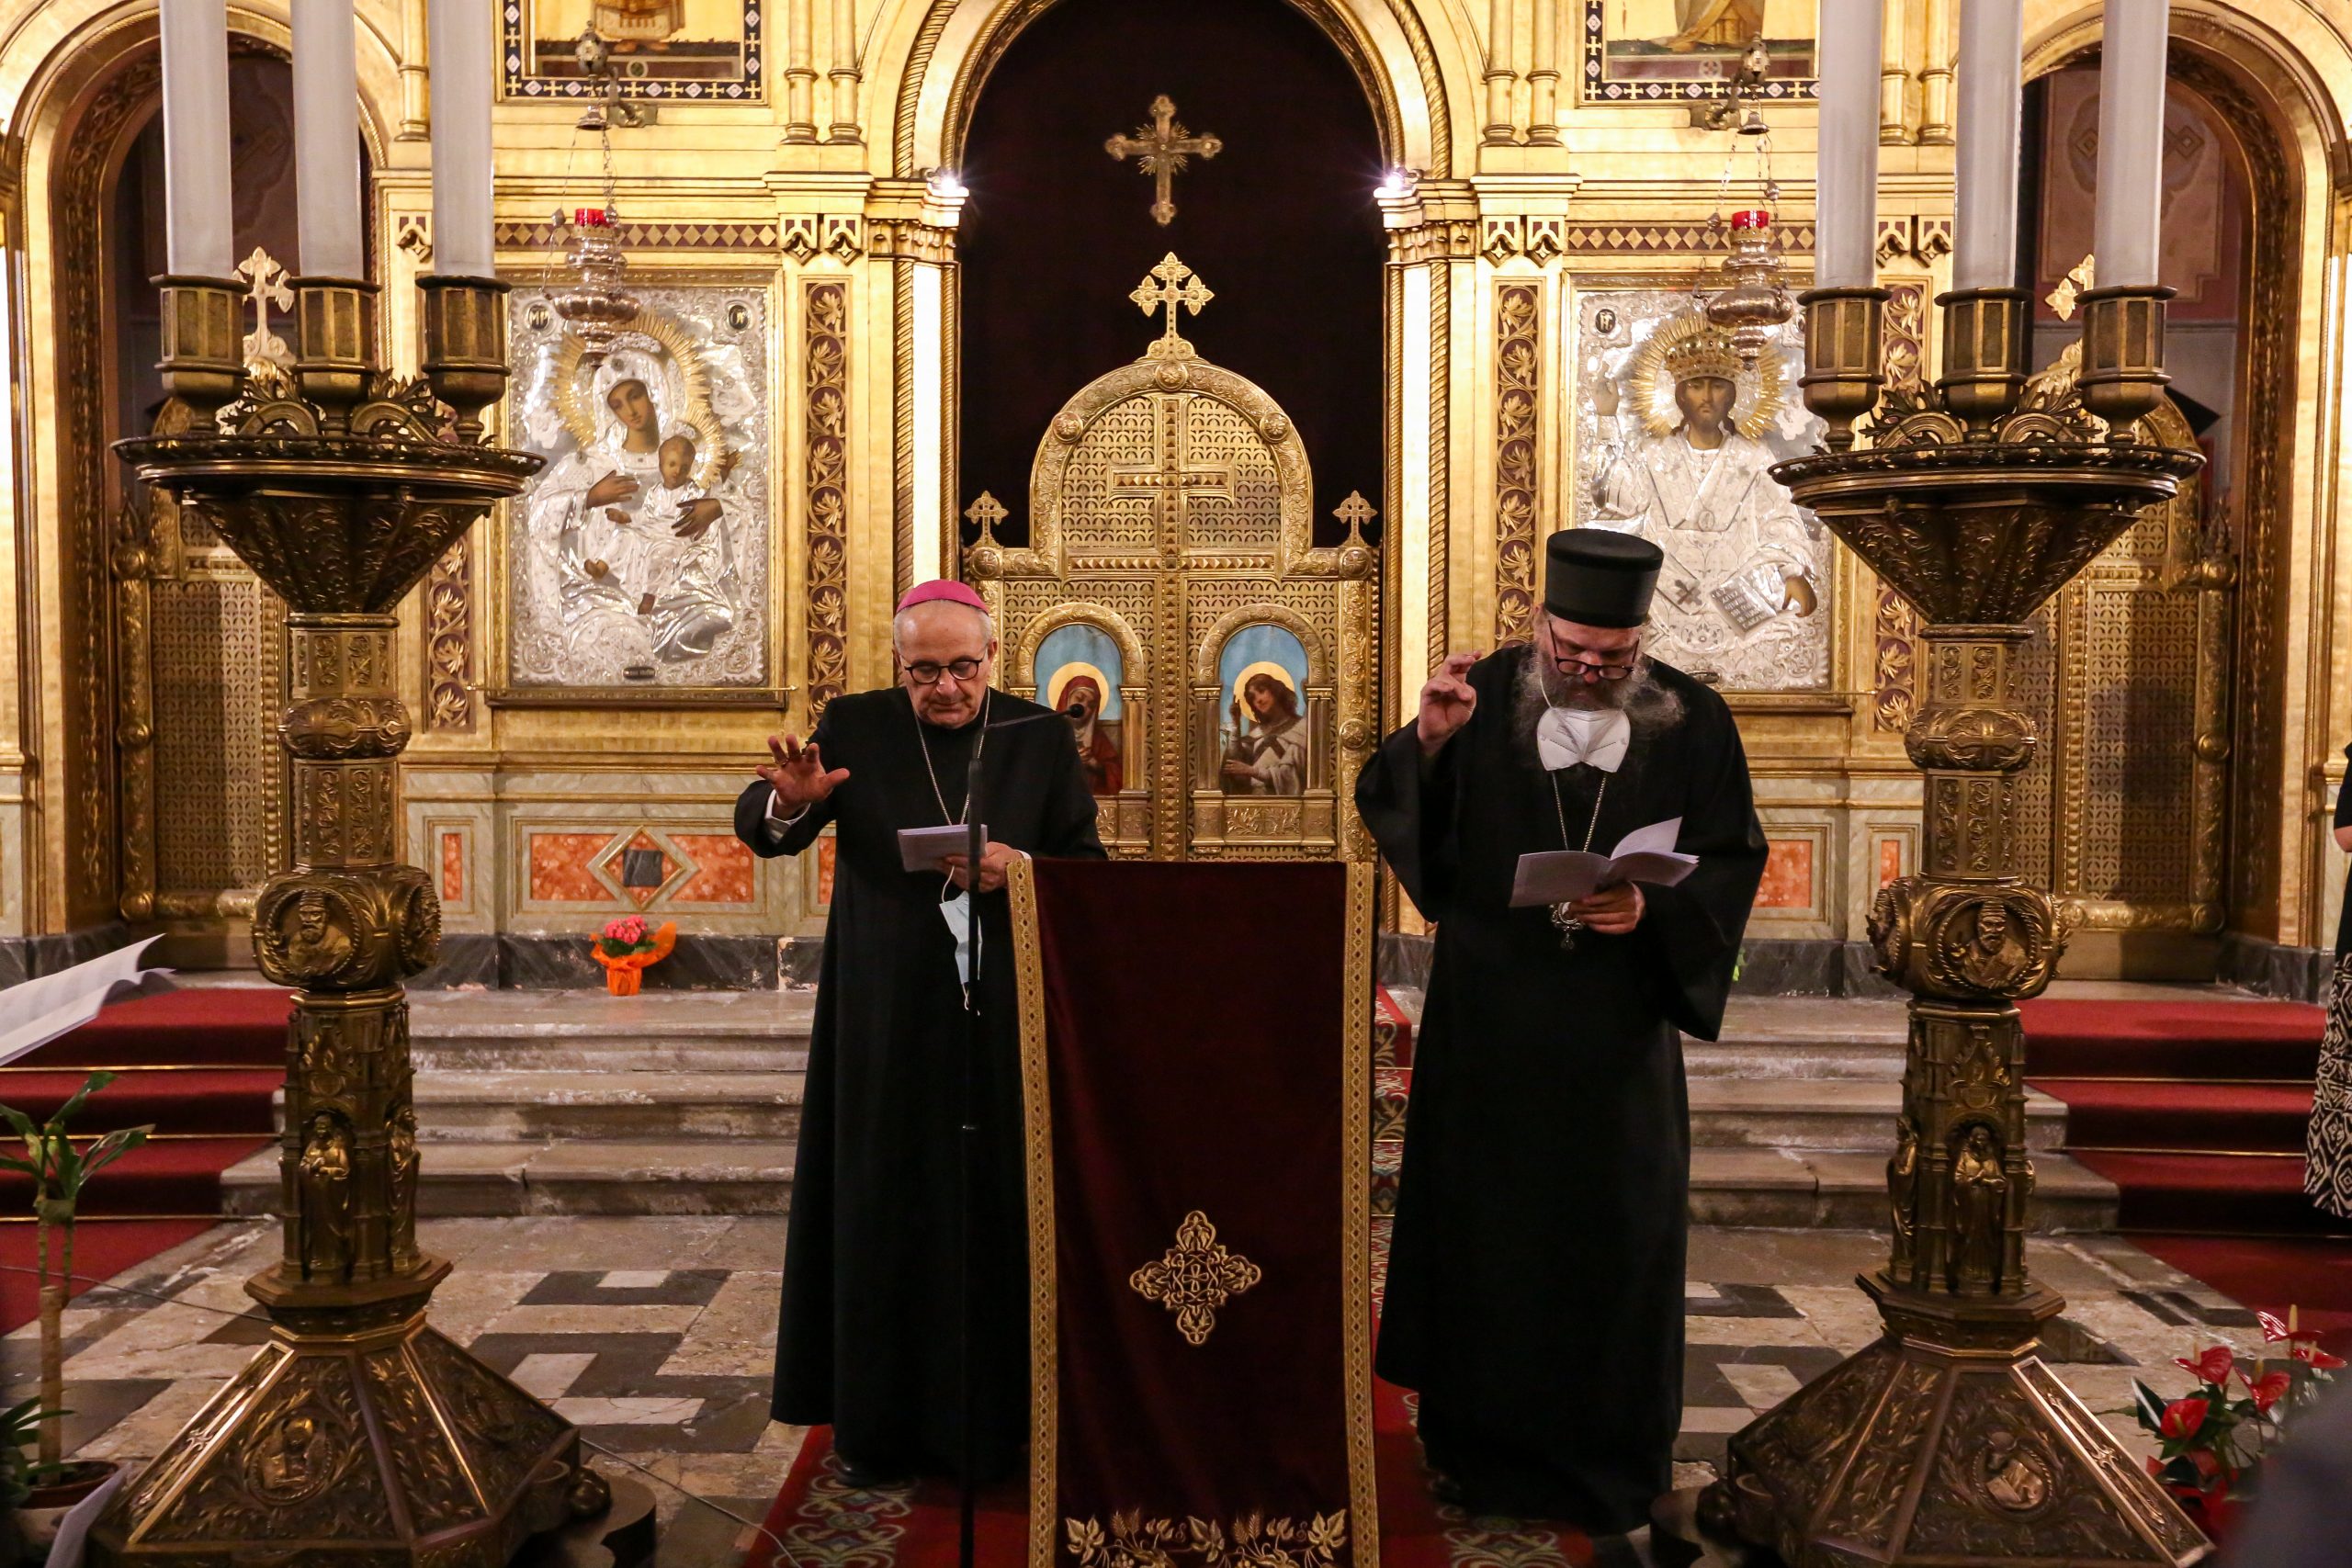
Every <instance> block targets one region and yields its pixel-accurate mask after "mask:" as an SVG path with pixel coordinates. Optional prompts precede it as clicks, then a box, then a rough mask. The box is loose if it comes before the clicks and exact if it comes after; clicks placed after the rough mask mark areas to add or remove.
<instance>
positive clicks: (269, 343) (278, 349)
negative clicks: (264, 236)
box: [237, 245, 294, 370]
mask: <svg viewBox="0 0 2352 1568" xmlns="http://www.w3.org/2000/svg"><path fill="white" fill-rule="evenodd" d="M237 276H239V277H242V278H243V279H244V280H245V281H246V282H247V283H248V284H250V285H251V286H252V287H250V288H247V289H246V290H245V303H247V304H248V305H251V306H252V307H253V311H254V330H253V331H252V332H250V333H246V334H245V341H244V344H243V349H244V356H245V358H246V359H248V360H254V359H266V360H268V361H269V362H270V363H272V364H274V365H277V366H278V367H282V368H284V369H288V370H291V369H292V368H293V367H294V351H293V350H291V349H289V348H288V347H287V346H286V340H285V339H284V338H282V337H279V336H278V335H277V333H274V332H271V331H270V330H269V310H270V307H271V306H273V305H275V306H276V307H277V309H279V310H292V309H293V308H294V290H292V289H291V288H288V287H287V286H286V269H285V268H284V267H282V266H280V265H277V258H276V257H274V256H272V255H271V254H269V253H268V252H267V251H265V250H263V249H262V248H261V247H260V246H259V245H255V246H254V254H251V255H249V256H247V257H246V258H245V259H244V260H243V261H241V262H239V263H238V264H237Z"/></svg>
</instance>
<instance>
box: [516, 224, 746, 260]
mask: <svg viewBox="0 0 2352 1568" xmlns="http://www.w3.org/2000/svg"><path fill="white" fill-rule="evenodd" d="M569 233H570V231H569V230H568V229H558V228H557V227H556V226H555V225H554V224H552V223H515V222H506V223H500V224H498V225H497V226H496V227H495V229H494V230H493V235H494V237H495V240H496V243H497V244H498V247H499V248H500V249H501V250H510V251H530V252H533V253H535V254H542V255H544V254H547V253H548V252H549V251H552V250H554V249H556V248H557V247H558V246H560V245H561V244H562V243H563V242H564V240H565V239H566V238H567V237H568V236H569ZM613 237H614V242H615V243H616V244H618V245H619V246H621V248H622V249H624V250H629V251H747V252H765V253H769V254H773V253H774V252H775V249H776V246H777V244H778V243H779V241H780V239H781V234H780V232H779V231H778V228H777V225H776V224H775V222H774V221H773V220H770V221H766V222H742V221H740V220H734V219H718V218H712V219H694V218H671V219H661V220H648V221H643V222H628V223H618V224H615V225H614V226H613Z"/></svg>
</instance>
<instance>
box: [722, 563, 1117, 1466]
mask: <svg viewBox="0 0 2352 1568" xmlns="http://www.w3.org/2000/svg"><path fill="white" fill-rule="evenodd" d="M894 630H895V632H896V638H897V651H898V655H899V667H900V671H901V675H900V681H901V683H900V684H899V685H898V686H895V687H891V688H889V689H888V690H884V691H877V692H864V693H859V694H855V695H851V696H842V697H836V698H834V699H833V701H832V702H831V704H829V705H827V706H826V708H825V712H824V716H822V717H821V718H820V719H819V720H818V723H817V728H816V733H815V734H813V735H812V736H810V737H809V741H808V744H806V745H805V746H804V745H801V744H799V743H798V742H797V740H796V739H791V738H787V739H785V740H783V741H771V743H770V744H771V746H772V747H773V748H774V750H775V763H774V765H773V766H769V767H763V768H762V769H761V770H760V772H761V777H760V778H759V779H758V780H756V781H754V782H753V783H752V785H751V787H749V788H748V789H746V790H745V791H744V792H743V795H742V797H741V799H740V800H738V801H737V802H736V805H735V830H736V833H737V834H738V835H739V836H740V837H741V839H742V840H743V841H744V842H745V843H746V844H749V845H750V846H751V847H752V850H753V851H754V852H757V853H759V854H762V855H788V854H797V853H799V852H801V851H803V850H805V849H807V848H808V847H809V845H810V844H812V843H814V842H816V840H817V838H818V836H819V834H820V833H821V832H822V831H823V830H824V829H826V828H827V827H829V826H830V827H831V829H833V832H834V835H835V859H834V870H833V897H832V908H831V915H830V917H829V919H828V920H827V922H826V927H825V956H824V967H823V971H822V974H821V975H820V978H819V980H818V983H817V1020H816V1030H815V1034H814V1036H813V1038H812V1039H811V1041H810V1043H809V1079H808V1102H807V1105H806V1108H805V1109H804V1111H803V1112H802V1119H801V1131H800V1148H799V1156H798V1161H797V1164H796V1165H795V1167H794V1168H793V1177H792V1224H791V1227H790V1229H789V1230H788V1232H787V1233H786V1242H785V1258H784V1303H783V1310H782V1314H781V1320H780V1323H779V1326H778V1329H777V1338H776V1359H775V1402H774V1413H775V1418H776V1419H777V1420H779V1421H790V1422H793V1423H796V1424H799V1425H806V1426H819V1425H830V1426H831V1427H832V1428H833V1443H834V1448H835V1450H836V1452H837V1453H838V1454H839V1456H840V1457H841V1460H842V1462H843V1463H844V1464H845V1465H846V1466H848V1467H849V1468H850V1470H851V1472H852V1474H853V1478H854V1479H856V1480H860V1481H885V1480H891V1479H897V1478H901V1477H905V1476H909V1475H916V1474H925V1475H930V1474H946V1473H952V1472H956V1471H957V1470H958V1469H959V1468H960V1461H961V1457H962V1435H961V1434H962V1423H961V1418H960V1415H959V1409H958V1400H957V1389H958V1383H957V1371H958V1359H957V1346H958V1343H959V1337H958V1328H959V1322H958V1314H959V1312H960V1303H959V1298H958V1295H957V1290H956V1285H957V1269H956V1265H957V1257H958V1251H957V1249H958V1244H959V1234H960V1233H959V1229H958V1226H959V1224H960V1215H959V1193H960V1188H959V1186H958V1161H959V1145H958V1136H959V1133H958V1129H959V1128H960V1127H961V1125H962V1114H963V1084H964V1063H965V1055H966V1052H967V1040H968V1033H967V1030H968V1027H969V1026H968V1023H967V1015H966V1013H965V997H964V988H963V984H962V980H961V977H960V973H959V970H958V967H957V956H956V938H955V936H954V935H953V934H952V932H951V930H950V926H949V922H948V921H947V920H946V919H944V918H943V916H942V913H941V906H942V902H943V895H952V894H956V893H958V891H959V887H958V886H957V885H959V884H960V883H962V882H964V881H967V880H968V879H969V878H968V872H967V868H966V866H965V863H964V861H963V859H962V857H956V858H955V859H954V860H953V861H951V862H949V863H947V867H946V870H945V871H926V872H922V873H910V872H907V871H905V870H903V869H901V864H900V861H899V843H898V834H899V829H902V828H938V827H942V826H945V825H948V824H952V823H956V822H960V821H963V820H964V819H965V817H964V812H965V806H966V802H965V781H966V777H967V774H966V767H967V763H968V762H969V761H971V757H972V753H973V751H974V750H976V749H978V750H980V752H981V763H980V766H981V784H980V791H981V803H980V804H981V809H980V817H981V820H982V822H983V823H984V824H985V825H986V827H987V829H988V832H989V853H988V856H987V858H986V860H985V861H984V862H983V864H982V866H981V874H980V878H979V883H980V891H979V893H978V907H979V921H980V927H981V936H982V948H983V953H984V962H983V963H982V964H981V966H980V986H979V990H980V993H981V995H980V998H979V1001H980V1005H981V1010H982V1015H983V1018H984V1019H985V1021H986V1027H987V1032H988V1043H987V1077H986V1079H985V1081H984V1083H983V1084H982V1086H981V1087H982V1094H981V1101H982V1102H981V1106H980V1115H979V1126H980V1168H981V1169H980V1180H979V1183H978V1194H979V1197H978V1226H977V1230H976V1235H975V1246H974V1289H975V1292H976V1294H977V1297H978V1303H979V1308H978V1326H977V1329H976V1333H975V1337H974V1372H975V1380H976V1384H977V1410H978V1415H977V1416H976V1418H975V1423H974V1425H975V1430H976V1433H977V1438H978V1468H979V1472H980V1475H981V1476H982V1477H984V1478H985V1477H991V1476H997V1475H1002V1474H1005V1473H1009V1472H1012V1471H1013V1470H1014V1469H1015V1468H1016V1466H1017V1465H1018V1463H1019V1460H1020V1455H1021V1450H1022V1445H1023V1441H1024V1440H1025V1438H1026V1436H1027V1433H1028V1364H1029V1362H1028V1331H1027V1322H1028V1297H1027V1292H1028V1274H1027V1269H1026V1267H1025V1260H1026V1258H1027V1255H1028V1253H1027V1246H1028V1244H1027V1226H1026V1219H1025V1210H1024V1208H1023V1198H1022V1193H1023V1137H1022V1128H1023V1121H1022V1111H1021V1087H1020V1073H1019V1051H1018V1031H1017V1014H1016V1011H1015V1009H1014V1005H1013V999H1014V989H1013V973H1012V920H1011V917H1010V913H1009V911H1008V909H1007V908H1006V903H1005V897H1004V894H1003V891H1002V888H1003V886H1004V876H1003V872H1004V866H1005V865H1006V864H1007V863H1009V862H1010V860H1011V859H1012V858H1013V857H1014V856H1016V855H1022V854H1038V855H1056V856H1068V857H1080V858H1088V859H1097V860H1099V859H1101V858H1103V844H1102V840H1100V839H1099V838H1098V837H1097V836H1096V831H1095V806H1094V799H1093V796H1092V795H1090V794H1088V793H1087V788H1086V777H1085V773H1084V772H1083V770H1082V769H1081V768H1080V761H1079V755H1078V750H1077V748H1076V747H1075V746H1073V745H1072V744H1071V742H1070V728H1069V725H1068V724H1067V723H1063V722H1056V721H1055V717H1054V716H1053V715H1052V714H1050V713H1049V712H1048V711H1047V710H1046V709H1045V708H1041V707H1039V706H1038V705H1036V704H1035V703H1029V702H1023V701H1022V700H1021V699H1020V698H1018V697H1014V696H1011V695H1009V694H1005V693H1003V692H998V691H991V690H990V689H989V674H990V672H991V671H992V670H993V667H994V662H995V657H996V642H995V638H994V636H993V633H992V630H991V628H990V626H989V620H988V615H987V609H986V606H985V604H982V602H981V601H980V599H979V596H978V594H976V593H974V592H972V591H971V590H970V589H968V588H966V587H965V586H964V585H963V584H961V583H949V582H941V583H926V584H924V585H922V587H919V588H917V589H915V590H914V591H913V592H910V594H908V596H907V599H906V601H904V602H903V603H902V604H900V606H899V618H898V621H897V623H896V625H895V628H894ZM1028 716H1042V717H1043V718H1044V719H1045V720H1046V722H1042V723H1035V724H1023V725H1018V726H1016V727H1014V728H998V729H994V730H990V729H989V728H988V727H989V726H991V725H1002V724H1003V723H1004V722H1005V721H1007V720H1011V719H1019V718H1024V717H1028ZM950 872H952V873H953V875H951V874H948V873H950Z"/></svg>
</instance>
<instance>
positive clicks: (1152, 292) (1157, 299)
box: [1127, 251, 1216, 359]
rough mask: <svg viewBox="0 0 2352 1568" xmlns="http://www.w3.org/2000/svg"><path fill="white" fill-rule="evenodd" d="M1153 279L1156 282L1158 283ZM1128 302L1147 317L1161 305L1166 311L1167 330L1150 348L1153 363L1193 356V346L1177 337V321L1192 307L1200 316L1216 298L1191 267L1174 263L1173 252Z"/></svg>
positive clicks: (1131, 295) (1162, 260) (1164, 257)
mask: <svg viewBox="0 0 2352 1568" xmlns="http://www.w3.org/2000/svg"><path fill="white" fill-rule="evenodd" d="M1154 279H1157V280H1158V281H1157V283H1155V282H1154ZM1127 298H1128V299H1132V300H1134V301H1135V302H1136V306H1137V308H1139V309H1140V310H1142V311H1143V313H1144V314H1145V315H1147V316H1148V315H1150V314H1152V313H1153V312H1154V311H1156V310H1159V308H1160V307H1161V306H1163V305H1164V306H1166V307H1167V308H1168V330H1167V331H1166V332H1165V333H1161V334H1160V338H1159V342H1158V343H1156V344H1152V345H1151V356H1152V357H1153V358H1155V359H1169V358H1176V359H1185V358H1190V357H1191V356H1192V353H1193V345H1192V344H1189V343H1186V342H1185V341H1184V340H1183V339H1182V338H1181V337H1179V336H1177V335H1176V318H1177V317H1178V316H1179V315H1181V314H1182V312H1183V310H1184V308H1185V307H1187V306H1189V307H1191V309H1192V311H1193V314H1194V315H1195V316H1197V315H1199V314H1200V313H1201V307H1202V306H1204V305H1205V304H1207V303H1208V302H1209V301H1210V300H1212V299H1216V295H1214V294H1212V293H1210V292H1209V286H1208V285H1207V284H1205V283H1203V282H1202V281H1201V280H1200V278H1199V276H1197V275H1195V274H1194V273H1193V269H1192V268H1191V267H1189V266H1186V265H1184V264H1183V263H1182V262H1181V261H1178V260H1177V259H1176V253H1175V252H1174V251H1170V252H1169V253H1168V254H1167V255H1165V256H1163V257H1161V258H1160V262H1159V265H1158V266H1156V267H1153V268H1152V269H1151V273H1150V276H1147V277H1146V278H1145V279H1144V280H1143V281H1142V282H1141V283H1138V284H1136V287H1135V291H1134V292H1133V293H1131V294H1129V295H1128V296H1127Z"/></svg>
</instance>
